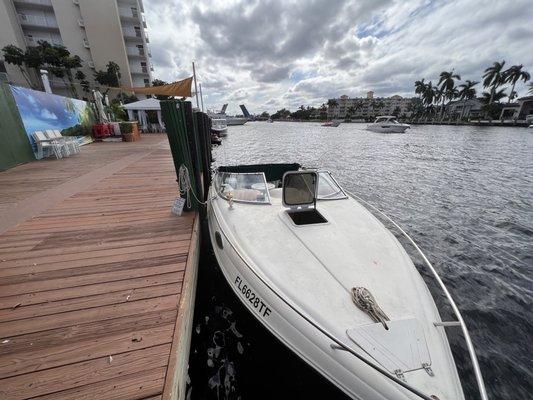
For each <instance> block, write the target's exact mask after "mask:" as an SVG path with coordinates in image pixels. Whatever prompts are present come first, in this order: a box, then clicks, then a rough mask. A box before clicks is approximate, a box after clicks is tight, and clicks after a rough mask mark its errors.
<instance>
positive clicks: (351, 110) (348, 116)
mask: <svg viewBox="0 0 533 400" xmlns="http://www.w3.org/2000/svg"><path fill="white" fill-rule="evenodd" d="M355 111H356V109H355V107H354V106H350V107H348V110H347V113H346V117H345V119H351V118H352V117H353V115H354V114H355Z"/></svg>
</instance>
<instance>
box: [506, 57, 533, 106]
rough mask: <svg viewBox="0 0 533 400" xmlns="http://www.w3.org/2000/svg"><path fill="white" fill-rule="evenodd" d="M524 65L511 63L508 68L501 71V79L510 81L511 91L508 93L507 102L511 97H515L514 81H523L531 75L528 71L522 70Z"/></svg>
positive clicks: (511, 99) (527, 79)
mask: <svg viewBox="0 0 533 400" xmlns="http://www.w3.org/2000/svg"><path fill="white" fill-rule="evenodd" d="M523 67H524V66H523V65H522V64H520V65H513V66H511V67H510V68H509V69H507V70H506V71H504V72H503V80H504V82H505V83H510V84H511V85H512V86H511V93H509V101H508V102H507V104H509V103H510V102H511V101H513V99H514V98H515V97H516V92H515V90H514V87H515V85H516V83H517V82H518V81H519V80H522V81H524V83H525V82H527V81H529V80H530V79H531V75H529V72H527V71H523V70H522V68H523Z"/></svg>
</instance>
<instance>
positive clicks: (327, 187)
mask: <svg viewBox="0 0 533 400" xmlns="http://www.w3.org/2000/svg"><path fill="white" fill-rule="evenodd" d="M346 197H347V196H346V193H344V191H343V190H342V189H341V187H340V186H339V185H338V184H337V182H336V181H335V179H333V177H332V176H331V174H330V173H329V172H327V171H320V172H319V173H318V197H317V199H318V200H335V199H345V198H346Z"/></svg>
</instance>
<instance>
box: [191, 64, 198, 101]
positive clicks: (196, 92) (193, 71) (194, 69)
mask: <svg viewBox="0 0 533 400" xmlns="http://www.w3.org/2000/svg"><path fill="white" fill-rule="evenodd" d="M192 76H193V77H194V92H195V95H196V108H200V103H199V101H198V86H196V68H194V61H193V62H192Z"/></svg>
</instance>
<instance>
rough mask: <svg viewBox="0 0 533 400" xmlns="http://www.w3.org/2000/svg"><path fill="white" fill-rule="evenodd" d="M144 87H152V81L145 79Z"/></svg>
mask: <svg viewBox="0 0 533 400" xmlns="http://www.w3.org/2000/svg"><path fill="white" fill-rule="evenodd" d="M144 86H145V87H150V79H144Z"/></svg>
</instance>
